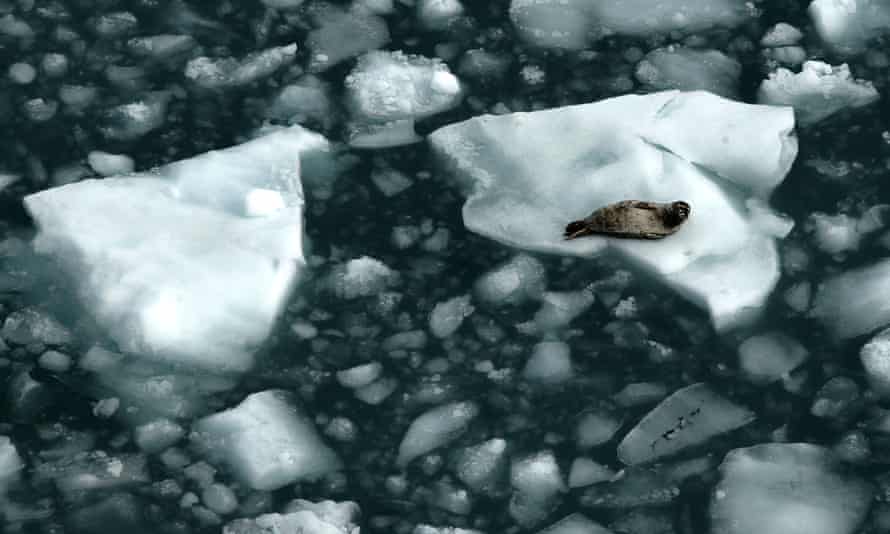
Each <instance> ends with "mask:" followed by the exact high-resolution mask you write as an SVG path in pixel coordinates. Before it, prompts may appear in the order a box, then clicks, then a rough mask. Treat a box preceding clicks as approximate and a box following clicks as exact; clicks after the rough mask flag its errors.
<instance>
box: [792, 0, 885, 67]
mask: <svg viewBox="0 0 890 534" xmlns="http://www.w3.org/2000/svg"><path fill="white" fill-rule="evenodd" d="M809 13H810V18H812V19H813V25H814V26H815V27H816V31H817V32H818V33H819V37H821V38H822V40H823V41H825V43H826V44H828V45H829V46H830V47H831V48H832V49H833V50H834V52H836V53H838V54H842V55H853V54H857V53H860V52H863V51H865V49H866V45H867V44H868V43H869V41H871V40H872V39H874V38H877V37H880V36H881V35H885V34H887V33H890V4H888V3H887V2H886V1H885V0H814V1H813V2H812V3H811V4H810V7H809Z"/></svg>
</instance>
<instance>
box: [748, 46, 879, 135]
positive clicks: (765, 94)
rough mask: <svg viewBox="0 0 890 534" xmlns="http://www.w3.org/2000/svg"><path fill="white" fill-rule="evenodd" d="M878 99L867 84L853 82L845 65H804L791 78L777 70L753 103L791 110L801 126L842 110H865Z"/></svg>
mask: <svg viewBox="0 0 890 534" xmlns="http://www.w3.org/2000/svg"><path fill="white" fill-rule="evenodd" d="M878 98H880V95H878V91H877V90H876V89H875V87H874V85H872V83H871V82H868V81H865V80H857V79H854V78H853V77H852V76H851V74H850V67H848V66H847V64H846V63H844V64H842V65H840V66H837V67H832V66H831V65H829V64H827V63H823V62H821V61H807V62H806V63H804V64H803V70H801V71H800V73H798V74H794V73H793V72H791V71H790V70H788V69H784V68H779V69H778V70H776V71H775V72H772V73H770V75H769V78H768V79H766V80H764V81H763V83H761V84H760V89H759V90H758V92H757V102H758V103H760V104H770V105H774V106H793V107H794V112H795V114H796V115H797V120H798V122H799V123H800V124H801V125H802V126H809V125H812V124H816V123H817V122H820V121H822V120H824V119H826V118H828V117H830V116H831V115H834V114H835V113H837V112H839V111H841V110H844V109H855V108H861V107H863V106H867V105H869V104H872V103H874V102H876V101H877V100H878Z"/></svg>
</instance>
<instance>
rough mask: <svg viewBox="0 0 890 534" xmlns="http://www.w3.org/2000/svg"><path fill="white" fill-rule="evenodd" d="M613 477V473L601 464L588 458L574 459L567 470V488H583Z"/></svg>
mask: <svg viewBox="0 0 890 534" xmlns="http://www.w3.org/2000/svg"><path fill="white" fill-rule="evenodd" d="M614 476H615V471H612V470H611V469H609V468H608V467H606V466H605V465H603V464H598V463H596V462H594V461H593V460H591V459H590V458H575V461H573V462H572V467H571V469H570V470H569V487H570V488H583V487H584V486H590V485H591V484H596V483H598V482H605V481H607V480H609V479H611V478H612V477H614Z"/></svg>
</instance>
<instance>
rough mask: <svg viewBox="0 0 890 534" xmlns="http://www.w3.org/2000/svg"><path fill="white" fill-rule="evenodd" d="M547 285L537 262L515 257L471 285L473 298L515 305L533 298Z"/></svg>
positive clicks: (542, 270) (520, 256)
mask: <svg viewBox="0 0 890 534" xmlns="http://www.w3.org/2000/svg"><path fill="white" fill-rule="evenodd" d="M546 286H547V272H546V270H545V269H544V266H543V265H542V264H541V262H540V261H538V260H536V259H535V258H533V257H531V256H529V255H527V254H517V255H516V256H514V257H513V258H512V259H511V260H510V261H508V262H506V263H504V264H502V265H499V266H498V267H496V268H494V269H493V270H491V271H489V272H487V273H485V274H484V275H482V276H481V277H479V279H478V280H476V284H475V295H476V297H477V298H479V300H481V301H483V302H487V303H489V304H517V303H519V302H522V301H525V300H530V299H536V298H538V297H540V296H541V294H543V293H544V289H545V288H546Z"/></svg>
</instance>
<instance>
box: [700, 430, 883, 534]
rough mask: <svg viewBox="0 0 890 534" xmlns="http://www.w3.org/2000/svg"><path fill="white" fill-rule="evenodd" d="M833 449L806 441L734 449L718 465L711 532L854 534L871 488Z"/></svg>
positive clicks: (867, 501) (725, 533) (727, 533)
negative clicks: (842, 464)
mask: <svg viewBox="0 0 890 534" xmlns="http://www.w3.org/2000/svg"><path fill="white" fill-rule="evenodd" d="M843 469H844V468H843V467H842V466H841V465H840V464H839V462H837V460H836V459H835V458H834V457H833V455H832V453H831V452H830V451H829V450H827V449H825V448H823V447H820V446H818V445H811V444H806V443H768V444H762V445H755V446H753V447H748V448H744V449H736V450H733V451H731V452H730V453H729V454H727V455H726V458H725V459H724V461H723V464H722V465H721V466H720V472H721V475H722V479H721V480H720V482H719V483H718V484H717V486H716V487H715V488H714V491H713V494H712V498H711V506H710V515H711V531H710V532H711V534H750V533H752V532H757V533H759V534H853V532H857V527H858V526H859V524H860V523H861V522H862V521H863V520H864V519H865V515H866V513H867V512H868V509H869V506H870V501H871V497H872V490H871V488H870V487H869V485H868V484H867V483H866V482H864V481H863V480H861V479H859V478H857V477H856V476H854V475H850V474H846V473H844V471H843Z"/></svg>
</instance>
